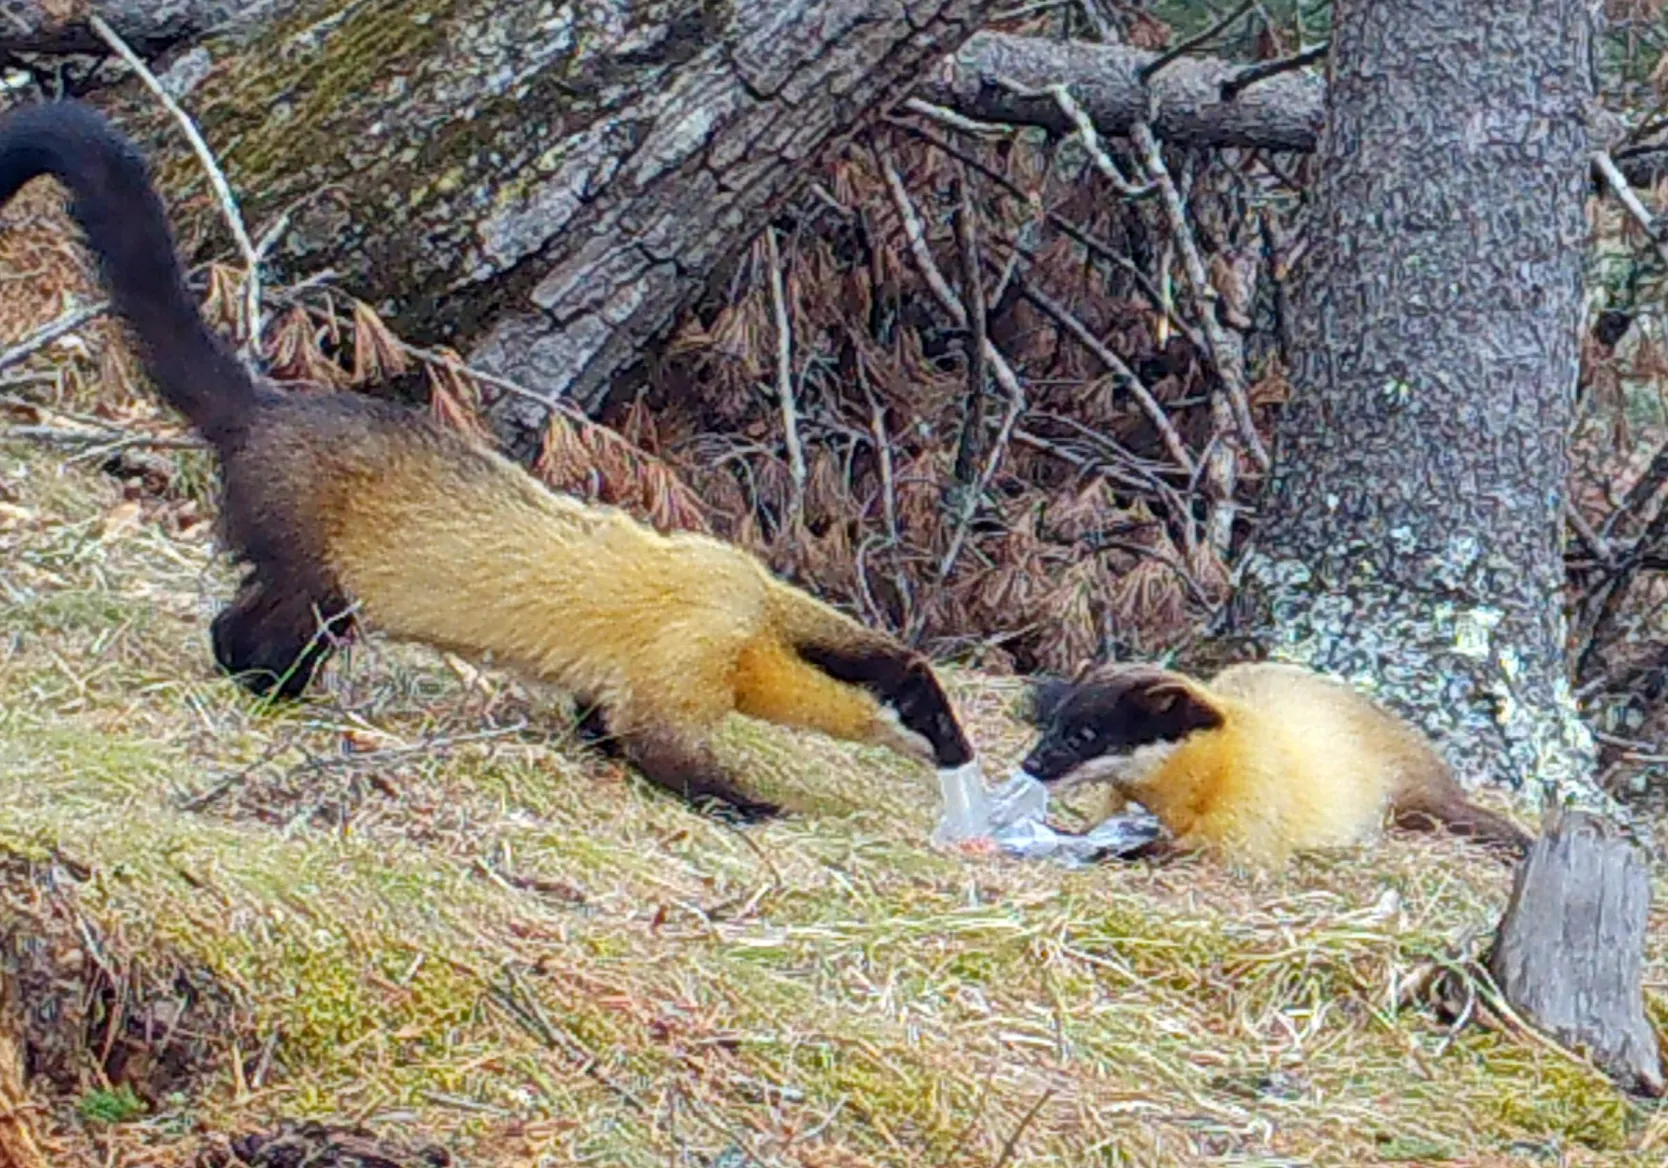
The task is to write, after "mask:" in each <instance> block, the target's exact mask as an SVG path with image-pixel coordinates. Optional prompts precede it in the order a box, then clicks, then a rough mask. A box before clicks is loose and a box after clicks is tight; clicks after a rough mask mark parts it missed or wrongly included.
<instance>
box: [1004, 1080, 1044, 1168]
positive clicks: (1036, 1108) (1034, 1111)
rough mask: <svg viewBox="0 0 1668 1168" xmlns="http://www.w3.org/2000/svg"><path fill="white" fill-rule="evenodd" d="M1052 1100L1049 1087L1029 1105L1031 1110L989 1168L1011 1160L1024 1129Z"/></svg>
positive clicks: (1021, 1120)
mask: <svg viewBox="0 0 1668 1168" xmlns="http://www.w3.org/2000/svg"><path fill="white" fill-rule="evenodd" d="M1052 1098H1054V1088H1053V1087H1049V1088H1048V1089H1047V1090H1045V1091H1044V1092H1043V1093H1042V1094H1041V1095H1039V1096H1038V1097H1037V1101H1036V1102H1035V1103H1033V1104H1031V1110H1029V1111H1027V1112H1026V1113H1025V1115H1024V1116H1023V1117H1022V1118H1021V1119H1020V1121H1019V1124H1018V1125H1017V1126H1016V1127H1015V1128H1014V1130H1013V1134H1012V1135H1010V1136H1009V1137H1008V1139H1007V1141H1006V1142H1005V1143H1004V1144H1003V1145H1002V1151H1001V1153H1000V1154H999V1155H998V1156H997V1157H996V1163H994V1164H992V1165H991V1168H1003V1165H1005V1164H1006V1163H1007V1162H1008V1161H1009V1160H1011V1159H1013V1156H1014V1149H1015V1148H1017V1147H1018V1146H1019V1139H1020V1137H1021V1136H1023V1135H1024V1134H1025V1129H1026V1128H1028V1127H1030V1126H1031V1121H1032V1120H1034V1119H1036V1118H1037V1116H1038V1115H1039V1114H1040V1113H1041V1112H1042V1109H1043V1107H1044V1106H1046V1105H1047V1103H1048V1101H1049V1100H1050V1099H1052Z"/></svg>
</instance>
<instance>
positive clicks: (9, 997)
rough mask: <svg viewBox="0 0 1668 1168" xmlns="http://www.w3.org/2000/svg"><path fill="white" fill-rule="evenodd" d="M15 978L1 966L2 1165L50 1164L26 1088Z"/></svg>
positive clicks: (39, 1166)
mask: <svg viewBox="0 0 1668 1168" xmlns="http://www.w3.org/2000/svg"><path fill="white" fill-rule="evenodd" d="M16 1005H17V1000H16V997H15V990H14V986H13V983H12V980H11V978H10V977H9V976H7V974H6V973H5V971H4V970H0V1168H47V1161H46V1157H45V1155H43V1154H42V1152H41V1148H40V1144H39V1143H38V1142H37V1141H36V1139H35V1132H34V1128H33V1126H32V1125H31V1124H30V1122H29V1107H30V1104H29V1095H28V1093H27V1092H26V1091H25V1090H24V1089H23V1034H22V1027H21V1024H20V1021H19V1019H18V1014H17V1009H16Z"/></svg>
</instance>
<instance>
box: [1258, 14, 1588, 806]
mask: <svg viewBox="0 0 1668 1168" xmlns="http://www.w3.org/2000/svg"><path fill="white" fill-rule="evenodd" d="M1333 12H1334V16H1333V20H1334V26H1333V27H1334V32H1333V41H1332V44H1333V52H1334V57H1333V76H1332V83H1331V92H1330V95H1329V99H1330V103H1331V104H1330V108H1329V115H1328V122H1327V126H1326V130H1325V132H1324V133H1323V135H1322V137H1321V142H1320V149H1319V159H1318V162H1319V172H1320V177H1319V183H1318V189H1317V191H1316V207H1315V215H1316V220H1315V221H1314V222H1313V223H1311V224H1310V227H1309V231H1310V235H1311V237H1312V239H1313V241H1314V246H1313V249H1312V251H1311V253H1310V260H1309V264H1308V266H1307V268H1306V270H1305V271H1304V272H1303V273H1302V276H1301V279H1300V284H1299V287H1298V289H1297V291H1296V296H1295V300H1296V308H1295V316H1296V319H1297V329H1296V337H1295V352H1294V378H1293V380H1294V384H1295V386H1296V387H1297V392H1295V393H1294V395H1293V397H1292V399H1291V401H1289V402H1288V404H1287V405H1286V407H1285V409H1284V411H1283V413H1282V416H1281V420H1280V424H1279V430H1278V440H1277V448H1278V455H1277V459H1278V465H1277V467H1276V469H1275V473H1274V474H1273V476H1272V482H1271V488H1270V491H1269V493H1268V497H1267V499H1266V500H1265V505H1264V508H1263V511H1264V519H1263V521H1262V524H1261V526H1260V528H1259V531H1258V536H1257V544H1258V546H1257V548H1256V550H1255V553H1254V554H1253V555H1252V556H1251V557H1250V559H1249V562H1248V564H1247V569H1246V572H1245V575H1244V578H1243V584H1242V587H1241V589H1240V592H1239V595H1238V597H1237V599H1236V604H1235V610H1234V618H1235V623H1236V625H1237V627H1238V629H1239V631H1241V632H1242V633H1243V634H1244V635H1245V636H1246V637H1247V638H1248V639H1249V640H1250V641H1251V642H1252V643H1253V644H1254V646H1255V647H1256V648H1258V649H1261V650H1263V651H1266V652H1268V653H1270V654H1272V655H1275V656H1279V657H1284V658H1287V659H1295V660H1299V661H1304V662H1307V663H1309V664H1312V665H1314V666H1318V667H1321V668H1325V669H1329V670H1332V671H1334V672H1337V673H1340V674H1343V675H1345V676H1347V677H1351V678H1353V679H1355V680H1357V681H1358V682H1361V683H1364V684H1367V685H1373V686H1375V687H1376V688H1378V689H1380V690H1381V691H1382V693H1383V696H1385V697H1386V698H1387V699H1388V700H1390V702H1391V703H1392V704H1394V705H1397V706H1399V707H1400V708H1402V709H1403V710H1404V711H1406V712H1407V713H1409V714H1411V715H1413V716H1414V717H1415V718H1416V719H1417V720H1418V721H1419V722H1421V723H1423V724H1424V725H1425V726H1426V727H1427V729H1429V730H1430V731H1431V732H1432V733H1433V734H1435V735H1436V736H1437V738H1438V739H1439V740H1440V741H1442V742H1443V743H1444V745H1445V748H1446V752H1447V754H1448V755H1449V757H1450V759H1452V761H1453V762H1454V763H1455V764H1456V767H1457V769H1458V770H1459V771H1460V773H1461V774H1462V775H1464V776H1467V777H1468V778H1476V779H1488V780H1492V781H1495V782H1498V783H1500V784H1503V785H1505V786H1507V787H1509V788H1513V789H1519V790H1523V789H1527V788H1531V787H1532V786H1533V785H1540V786H1544V787H1545V788H1547V789H1549V790H1551V791H1553V792H1556V793H1558V794H1559V795H1564V794H1568V795H1571V796H1576V797H1585V798H1587V799H1589V800H1592V801H1593V803H1594V805H1595V806H1602V807H1604V808H1605V809H1606V810H1610V809H1611V808H1610V807H1609V805H1608V803H1607V802H1606V801H1604V800H1603V799H1602V798H1600V797H1598V795H1597V792H1596V791H1595V790H1594V788H1593V784H1592V782H1591V779H1590V774H1591V769H1592V759H1593V745H1592V741H1591V738H1590V736H1589V734H1588V732H1587V730H1586V729H1585V727H1584V726H1583V725H1582V722H1581V719H1580V717H1579V716H1578V714H1577V711H1576V707H1575V703H1574V701H1573V698H1572V695H1571V690H1570V686H1569V683H1568V680H1567V666H1566V662H1565V640H1564V633H1565V626H1564V618H1563V613H1562V607H1561V590H1562V586H1563V581H1564V570H1563V557H1562V546H1561V541H1562V532H1563V519H1562V510H1561V508H1562V502H1563V498H1564V491H1565V482H1566V471H1567V467H1568V461H1567V457H1566V449H1565V441H1566V435H1567V433H1568V428H1569V423H1570V419H1571V416H1572V409H1573V405H1574V395H1575V388H1576V380H1577V374H1578V357H1577V330H1578V327H1579V324H1580V320H1581V259H1582V248H1583V245H1584V241H1585V238H1586V227H1585V221H1584V217H1583V195H1584V193H1585V182H1586V176H1587V166H1588V156H1587V150H1588V135H1587V130H1586V126H1587V122H1586V118H1587V107H1588V105H1589V103H1590V102H1591V101H1592V99H1593V93H1592V88H1591V75H1590V73H1589V71H1588V67H1587V65H1588V62H1587V46H1588V38H1589V36H1590V34H1591V29H1590V28H1589V24H1588V19H1587V15H1586V11H1585V5H1584V4H1583V3H1582V0H1553V2H1549V3H1536V4H1532V3H1527V2H1526V0H1487V2H1485V3H1483V4H1482V6H1481V7H1479V6H1478V4H1477V3H1476V2H1475V0H1417V2H1415V3H1413V4H1412V5H1411V6H1410V5H1408V4H1406V3H1390V2H1388V0H1339V3H1338V4H1337V5H1336V7H1335V8H1334V10H1333Z"/></svg>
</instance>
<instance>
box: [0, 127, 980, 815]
mask: <svg viewBox="0 0 1668 1168" xmlns="http://www.w3.org/2000/svg"><path fill="white" fill-rule="evenodd" d="M42 174H50V175H52V176H53V177H55V178H57V179H58V180H59V181H60V182H62V183H63V184H64V185H65V186H66V187H67V188H68V189H69V191H70V193H71V194H72V196H73V199H72V202H71V212H72V214H73V215H74V217H75V219H76V221H77V222H78V223H79V224H80V226H81V229H82V231H83V232H84V233H85V235H86V238H87V242H88V243H89V244H90V246H91V248H92V250H93V251H94V252H95V253H96V254H97V256H98V258H99V260H100V262H101V267H102V271H103V275H104V279H105V282H106V283H107V284H108V286H109V289H110V293H111V301H112V304H113V305H114V307H115V309H116V311H117V312H118V313H119V314H120V315H121V316H122V317H123V318H124V319H125V320H126V322H127V324H128V326H129V328H130V330H131V332H132V334H133V338H134V340H135V342H136V346H137V351H138V353H139V356H140V358H141V360H142V361H143V363H144V367H145V370H146V372H147V373H148V375H149V377H150V379H151V380H152V382H153V383H154V384H155V385H156V387H157V389H158V391H159V392H160V393H161V395H162V397H163V398H164V399H165V400H166V401H167V402H168V403H169V404H170V405H172V406H173V407H174V408H176V409H178V410H179V411H180V412H181V413H183V414H184V415H185V417H186V418H187V419H188V420H189V421H190V422H191V424H192V425H193V426H194V427H195V428H196V429H197V430H198V431H199V432H201V433H202V434H203V436H204V437H205V438H206V439H207V440H208V441H209V442H210V443H211V444H212V446H213V448H214V450H215V452H216V455H217V457H218V461H219V465H220V469H221V492H220V494H221V499H220V517H219V529H220V534H221V538H222V541H223V542H224V543H225V544H226V545H227V547H228V550H229V551H230V552H231V553H232V554H233V555H234V556H235V557H236V559H237V560H238V561H240V562H241V564H242V565H243V566H244V567H245V569H246V574H245V576H244V579H243V581H242V584H241V586H240V589H239V591H238V593H237V595H236V597H235V598H234V600H233V601H232V603H231V605H230V606H229V607H227V608H226V609H224V610H223V611H221V612H220V613H219V615H217V616H216V617H215V619H214V622H213V625H212V629H211V639H212V642H213V647H214V656H215V659H216V660H217V662H218V663H219V665H220V666H221V667H222V668H223V669H225V670H226V671H228V672H229V673H232V674H234V675H236V676H237V677H238V678H239V679H240V680H241V681H242V682H243V684H244V685H245V686H246V687H247V688H248V689H250V690H252V691H254V692H256V693H260V694H272V693H275V694H277V695H279V696H282V697H286V698H293V697H296V696H298V695H299V694H300V693H301V692H302V691H303V690H304V689H305V687H306V686H307V684H308V683H309V681H310V680H311V679H312V677H313V675H314V673H315V671H316V670H317V668H318V667H319V666H320V664H321V663H322V662H323V661H324V660H325V658H326V657H327V655H328V654H329V653H330V652H331V646H332V640H333V639H334V638H336V637H340V636H342V635H345V634H346V633H348V632H349V631H350V630H351V628H352V624H353V621H354V620H355V619H356V617H355V613H362V614H363V615H364V617H366V618H368V620H369V622H370V623H371V624H372V625H375V626H377V627H380V628H381V629H382V630H383V631H385V632H386V633H387V634H389V635H391V636H393V637H394V638H397V639H404V640H412V641H420V642H424V643H427V644H429V645H432V646H435V647H437V648H441V649H447V650H451V651H453V652H456V653H460V654H462V655H465V656H472V657H476V658H480V657H483V656H487V655H490V656H491V658H492V659H493V660H494V661H495V662H496V663H498V664H502V665H507V666H511V667H515V668H520V669H522V670H525V671H527V672H528V673H530V674H531V675H533V676H534V677H536V678H538V679H540V680H543V681H548V682H551V683H554V684H555V685H557V686H558V687H560V688H562V689H564V690H566V691H568V692H569V693H571V694H573V695H575V696H576V697H577V698H578V699H579V700H581V701H582V702H584V703H586V704H588V705H590V706H592V707H593V708H595V709H598V710H600V711H601V715H602V721H603V724H604V728H605V730H606V731H607V732H608V733H609V734H611V735H612V736H613V738H614V739H615V740H616V741H617V742H618V743H619V744H620V746H621V747H622V748H623V751H624V753H625V755H626V756H627V758H628V759H630V761H631V762H633V763H634V764H635V765H636V767H637V768H638V769H639V770H640V771H641V772H642V773H643V774H644V775H645V776H646V777H647V778H649V779H650V780H652V781H653V782H655V783H657V784H659V785H660V786H662V787H665V788H667V789H669V790H672V791H674V792H677V793H679V794H682V795H684V796H685V797H686V798H689V799H691V800H697V801H705V800H716V801H718V802H721V803H727V804H729V805H731V806H732V807H733V808H735V809H736V810H738V811H741V812H742V813H744V814H750V815H754V816H758V815H767V814H770V813H772V812H774V811H775V810H776V808H775V807H773V806H771V805H769V804H766V803H761V802H757V801H754V800H750V799H748V798H746V797H744V796H743V795H741V794H740V793H739V792H737V791H736V790H735V789H734V788H733V787H732V785H731V780H730V777H729V776H728V775H727V774H726V773H725V772H724V770H723V769H722V768H721V767H720V766H719V764H718V763H717V761H716V759H715V758H714V757H713V755H712V753H711V751H710V749H709V745H708V740H709V736H710V734H711V732H712V731H713V730H714V729H715V728H716V727H717V725H718V723H719V722H720V721H722V720H723V719H724V718H725V717H726V716H727V715H728V714H729V713H731V712H732V711H739V712H740V713H742V714H745V715H749V716H752V717H755V718H762V719H765V720H768V721H771V722H776V723H779V724H782V725H785V726H790V727H799V728H805V729H810V730H817V731H821V732H823V733H825V734H828V735H831V736H834V737H837V738H841V739H846V740H850V741H856V742H862V743H873V744H877V745H882V746H886V747H889V748H891V749H893V750H895V751H898V752H900V753H902V754H904V755H907V756H910V757H913V758H918V759H920V760H923V761H926V762H929V763H936V764H937V765H939V766H945V767H950V766H959V765H961V764H963V763H966V762H968V761H970V760H971V758H972V753H973V752H972V749H971V747H970V746H969V744H968V741H967V739H966V737H965V736H964V735H963V733H962V729H961V726H960V724H959V723H958V721H957V718H956V715H955V712H954V710H953V708H952V707H951V705H950V702H949V700H948V699H947V698H946V696H945V694H944V691H943V690H942V688H941V687H940V686H939V683H938V680H937V679H936V677H935V676H934V674H933V671H932V669H931V668H930V666H929V665H928V663H927V661H926V660H925V659H923V658H922V657H921V656H919V655H918V654H916V653H914V652H911V651H910V650H908V649H907V648H905V647H904V646H903V645H901V644H899V643H898V642H896V641H895V640H893V639H892V638H890V637H888V636H886V635H884V634H882V633H880V632H876V631H873V630H870V629H868V628H865V627H864V626H862V625H860V624H859V623H857V622H856V621H854V620H852V619H850V618H848V617H846V616H845V615H843V614H841V613H840V612H838V611H837V610H835V609H834V608H832V607H830V606H828V605H826V604H823V603H822V602H820V601H818V600H816V599H814V598H812V597H811V596H809V595H807V594H805V593H804V592H801V591H799V590H798V589H795V588H793V587H790V586H789V585H787V584H785V583H783V582H781V581H779V580H777V579H776V578H775V577H773V576H771V575H770V574H769V573H768V572H767V571H766V570H765V568H764V566H763V565H762V564H761V563H760V562H759V561H758V560H756V559H755V558H754V557H752V556H750V555H748V554H747V553H745V552H744V551H742V550H740V549H738V548H736V547H733V546H731V545H728V544H725V543H722V542H719V541H717V540H714V539H709V538H706V537H702V536H698V535H693V534H677V535H661V534H659V533H657V532H655V531H654V530H653V529H651V528H648V527H645V526H643V525H641V524H639V523H637V522H635V521H634V520H632V519H631V518H630V517H628V516H627V515H625V514H624V513H622V512H620V511H617V510H614V509H612V508H605V507H597V506H588V505H586V504H584V503H582V502H580V501H579V500H576V499H573V498H570V497H566V496H562V495H558V494H556V493H554V492H551V491H549V490H547V489H545V488H544V487H543V485H542V484H540V483H538V482H537V481H536V480H535V479H533V478H532V477H531V476H530V475H528V474H527V473H526V472H525V471H523V470H522V469H521V468H520V467H518V466H516V465H515V464H513V463H511V462H509V461H508V460H506V459H504V458H501V457H500V456H498V455H497V454H496V453H494V452H492V451H489V450H487V449H484V448H482V447H481V446H479V445H477V444H475V443H474V442H471V441H469V440H467V439H465V438H464V437H462V436H461V435H459V434H457V433H455V432H452V431H450V430H445V429H442V428H441V427H439V426H437V425H435V424H433V423H431V422H430V421H429V420H428V419H427V418H425V417H423V416H422V415H420V414H418V413H416V412H415V411H411V410H407V409H405V408H402V407H399V406H396V405H393V404H390V403H386V402H379V401H376V400H374V399H372V398H369V397H366V396H363V395H360V394H348V393H342V394H326V395H301V394H284V393H280V392H278V391H276V390H275V389H274V388H272V387H271V386H269V385H265V384H261V383H257V382H256V381H255V380H254V379H253V378H252V377H251V376H250V374H249V373H248V372H247V371H246V370H245V369H244V367H243V365H242V364H241V363H240V362H239V361H238V360H237V358H236V356H235V355H234V354H233V352H232V351H231V349H230V348H229V347H228V346H227V344H226V343H225V342H224V341H223V340H222V339H221V338H220V337H219V335H218V334H216V333H215V332H214V331H213V330H212V329H211V328H209V327H208V325H207V324H206V322H204V320H203V319H202V317H201V315H200V314H199V312H198V310H197V305H196V301H195V300H194V299H193V298H192V296H191V294H190V292H189V291H188V289H187V288H186V284H185V276H184V271H183V269H182V267H181V265H180V263H179V260H178V257H177V256H176V254H175V245H174V239H173V235H172V232H171V230H170V228H169V226H168V222H167V218H166V216H165V212H164V208H163V204H162V200H161V198H160V196H159V195H158V194H157V192H156V190H155V187H154V186H153V184H152V182H151V179H150V177H149V173H148V168H147V166H146V164H145V162H144V160H143V158H142V157H141V156H140V154H139V153H138V151H137V149H136V148H135V147H134V145H133V143H132V142H130V141H129V140H128V139H127V138H126V137H125V136H123V135H122V134H121V133H120V132H118V131H117V130H116V129H115V128H114V127H112V126H111V125H110V124H109V123H108V122H107V121H106V120H105V119H104V118H103V117H102V116H101V115H99V114H98V113H96V112H95V111H93V110H92V109H90V108H88V107H86V106H83V105H79V104H75V103H69V102H64V103H52V104H45V105H36V106H33V107H28V108H23V109H18V110H14V111H12V112H10V113H8V114H6V115H4V116H0V203H4V202H5V201H6V200H8V199H10V198H11V196H12V194H13V193H14V192H16V190H17V189H18V188H19V187H20V186H22V185H23V184H24V183H25V182H27V181H29V180H30V179H33V178H34V177H36V176H37V175H42ZM350 604H351V608H352V611H350ZM593 726H594V723H593Z"/></svg>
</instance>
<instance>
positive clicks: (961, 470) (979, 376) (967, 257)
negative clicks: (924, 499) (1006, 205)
mask: <svg viewBox="0 0 1668 1168" xmlns="http://www.w3.org/2000/svg"><path fill="white" fill-rule="evenodd" d="M956 185H957V187H959V188H960V192H959V193H960V199H959V202H958V205H957V208H956V242H957V244H958V245H959V247H960V250H961V273H962V276H961V282H962V288H963V292H962V296H963V299H964V301H965V305H966V308H967V316H968V322H969V324H970V325H971V326H972V327H971V329H970V330H969V331H970V332H971V334H972V337H971V341H970V343H969V344H968V346H967V408H966V410H965V411H964V412H963V417H962V425H961V439H960V441H959V442H957V443H956V465H955V478H956V481H957V482H958V483H962V484H964V485H967V484H971V482H972V480H973V466H974V463H976V462H977V461H978V460H979V458H980V456H981V455H982V454H983V453H984V442H985V382H986V380H987V378H986V374H987V372H988V367H989V364H990V363H989V362H988V361H986V360H985V285H984V276H983V274H982V273H981V272H980V271H979V241H978V228H977V225H976V224H975V222H974V218H973V196H972V192H971V184H970V183H969V182H968V181H967V168H966V167H963V168H962V174H961V179H960V181H959V182H958V183H957V184H956Z"/></svg>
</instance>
